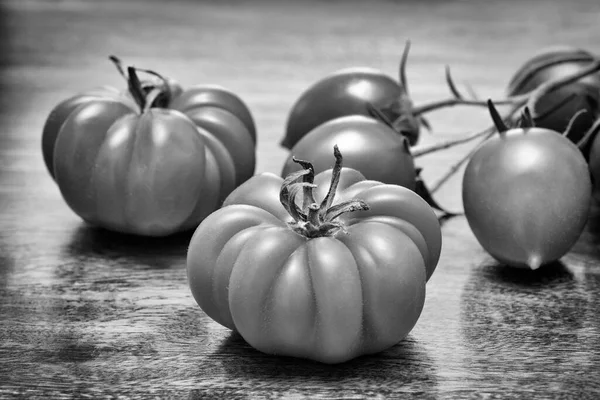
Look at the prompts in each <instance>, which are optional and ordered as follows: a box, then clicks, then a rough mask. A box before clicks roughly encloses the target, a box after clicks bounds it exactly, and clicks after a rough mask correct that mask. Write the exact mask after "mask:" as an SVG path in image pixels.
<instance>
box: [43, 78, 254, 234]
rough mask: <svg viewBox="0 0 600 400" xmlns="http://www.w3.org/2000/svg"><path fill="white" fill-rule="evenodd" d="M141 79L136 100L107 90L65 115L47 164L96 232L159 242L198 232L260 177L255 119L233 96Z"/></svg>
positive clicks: (53, 116) (56, 119) (56, 120)
mask: <svg viewBox="0 0 600 400" xmlns="http://www.w3.org/2000/svg"><path fill="white" fill-rule="evenodd" d="M135 71H136V69H135V68H129V69H128V72H129V76H128V79H129V81H128V84H129V89H130V92H131V93H130V95H124V94H120V93H119V92H118V91H117V90H116V89H112V90H111V89H107V90H105V91H101V92H98V91H96V92H93V93H85V94H82V95H78V96H74V97H72V98H70V99H67V100H65V101H64V102H62V103H60V104H59V105H58V106H57V107H55V109H54V110H53V111H52V112H51V113H50V116H49V117H48V120H47V122H46V124H45V126H44V131H43V135H42V149H43V154H44V160H45V161H46V165H47V167H48V170H49V171H50V174H51V175H52V177H53V178H54V180H55V181H56V183H57V185H58V187H59V189H60V191H61V194H62V196H63V198H64V199H65V201H66V203H67V204H68V205H69V206H70V207H71V209H72V210H73V211H74V212H75V213H76V214H78V215H79V216H80V217H81V218H83V219H84V220H86V221H88V222H90V223H92V224H94V225H98V226H101V227H104V228H107V229H111V230H115V231H119V232H124V233H133V234H140V235H149V236H164V235H168V234H171V233H175V232H178V231H183V230H187V229H192V228H195V227H196V226H197V225H198V224H199V222H200V221H201V220H202V219H203V218H204V217H205V216H206V215H208V214H210V213H211V212H212V211H214V210H215V209H216V208H217V207H219V206H220V205H221V203H222V201H223V200H224V199H225V197H226V196H227V195H228V194H229V193H230V192H231V191H232V190H233V189H234V188H235V187H237V186H239V185H240V184H241V183H243V182H244V181H246V180H247V179H248V178H250V177H251V176H252V175H253V174H254V168H255V142H254V140H255V138H254V137H253V136H252V134H251V133H250V131H249V129H248V128H247V126H246V123H247V119H248V118H247V117H248V115H249V113H244V112H242V111H241V110H242V106H243V103H242V102H241V100H239V99H237V100H236V96H235V95H233V94H232V93H231V92H229V91H227V90H224V89H221V88H218V87H214V86H207V87H193V88H191V89H188V90H182V91H173V90H172V87H173V86H170V87H165V85H161V84H156V86H154V87H152V86H151V85H148V84H146V86H142V83H141V82H140V81H139V79H138V78H137V73H136V72H135ZM173 96H175V97H173ZM167 100H169V101H168V104H165V102H166V101H167ZM220 100H222V101H221V102H219V101H220ZM157 102H158V104H161V106H157ZM165 105H167V107H163V106H165ZM244 107H245V106H244ZM234 112H240V115H241V116H240V117H238V116H237V114H234ZM244 121H246V122H244Z"/></svg>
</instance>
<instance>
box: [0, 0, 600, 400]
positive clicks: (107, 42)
mask: <svg viewBox="0 0 600 400" xmlns="http://www.w3.org/2000/svg"><path fill="white" fill-rule="evenodd" d="M0 4H1V7H2V13H1V15H2V22H3V24H2V25H3V28H2V29H3V32H2V38H1V39H0V40H2V48H1V49H0V57H1V58H0V79H1V80H0V88H1V92H2V96H0V129H1V132H0V398H3V399H4V398H55V399H61V398H87V397H91V398H153V397H156V398H189V399H196V398H198V399H199V398H228V399H230V398H319V399H326V398H351V399H352V398H357V399H358V398H395V397H402V396H404V395H409V394H410V395H413V396H415V397H423V398H466V397H472V398H597V397H596V396H598V395H600V380H599V379H598V371H599V370H600V315H599V314H600V261H599V260H600V250H599V248H598V241H599V237H600V236H599V235H600V212H599V211H598V209H597V208H598V207H594V211H593V213H592V215H591V217H590V221H589V224H588V227H587V228H586V231H585V233H584V234H583V236H582V237H581V239H580V240H579V242H578V243H577V245H576V246H575V248H574V249H573V251H572V252H570V253H569V254H568V255H566V256H565V257H564V258H563V259H562V260H561V262H560V263H555V264H554V265H551V266H548V267H545V268H542V269H541V270H539V271H537V272H535V273H533V272H529V271H524V270H513V269H507V268H505V267H502V266H499V265H497V264H496V263H495V262H494V261H493V260H492V259H491V258H490V257H489V256H488V255H486V253H485V252H484V251H483V250H482V249H481V247H480V246H479V245H478V243H477V242H476V240H475V238H474V237H473V235H472V233H471V232H470V230H469V228H468V225H467V222H466V220H465V219H464V218H462V217H456V218H453V219H450V220H447V221H445V223H444V224H443V235H444V245H443V250H442V256H441V260H440V263H439V265H438V269H437V271H436V273H435V274H434V276H433V278H432V279H431V281H430V282H429V283H428V287H427V290H428V293H427V299H426V303H425V308H424V310H423V313H422V316H421V319H420V320H419V322H418V324H417V326H416V327H415V329H414V330H413V331H412V332H411V334H410V335H409V337H408V338H407V339H406V340H405V341H403V342H402V343H400V344H398V345H397V346H394V347H393V348H391V349H389V350H388V351H385V352H383V353H381V354H378V355H375V356H368V357H361V358H359V359H356V360H353V361H351V362H348V363H345V364H342V365H337V366H325V365H321V364H317V363H313V362H308V361H301V360H296V359H291V358H278V357H272V356H268V355H264V354H261V353H259V352H257V351H255V350H253V349H252V348H251V347H249V346H248V345H247V344H245V342H244V341H243V340H242V339H241V338H240V337H239V336H237V335H235V334H232V333H231V332H230V331H229V330H227V329H226V328H224V327H221V326H220V325H218V324H216V323H215V322H213V321H212V320H210V319H209V318H207V317H206V316H205V315H204V314H203V313H202V311H201V310H200V309H199V308H198V307H197V306H196V304H195V302H194V300H193V299H192V296H191V294H190V292H189V290H188V287H187V282H186V275H185V254H186V249H187V244H188V242H189V239H190V235H189V234H182V235H178V236H175V237H172V238H167V239H160V240H159V239H152V240H151V239H141V238H133V237H129V236H123V235H117V234H113V233H108V232H105V231H102V230H99V229H95V228H92V227H89V226H86V225H85V224H83V223H82V222H81V220H80V219H79V218H78V217H77V216H76V215H74V214H73V213H72V212H71V211H70V210H69V209H68V207H67V206H66V204H65V203H64V201H63V200H62V198H61V195H60V192H59V191H58V189H57V187H56V186H55V184H54V182H53V181H52V179H51V178H50V176H49V174H48V173H47V171H46V170H45V166H44V164H43V161H42V155H41V151H40V140H41V129H42V126H43V123H44V120H45V118H46V116H47V114H48V112H49V111H50V109H51V108H52V107H53V106H54V105H55V104H56V103H57V102H59V101H60V100H62V99H64V98H66V97H67V96H69V95H71V94H72V93H75V92H78V91H81V90H83V89H87V88H89V87H92V86H97V85H102V84H110V85H115V86H119V87H122V84H123V83H122V81H121V78H120V76H118V74H117V73H116V71H115V70H114V67H113V66H112V65H111V64H110V63H109V62H108V59H107V56H108V55H109V54H115V55H118V56H120V57H122V58H123V59H124V61H125V62H126V63H129V64H135V65H137V66H140V67H147V68H152V69H154V70H157V71H161V72H163V73H165V74H168V75H171V76H173V77H176V78H178V79H179V80H180V81H181V82H182V83H183V84H184V85H191V84H195V83H217V84H220V85H223V86H225V87H228V88H230V89H232V90H233V91H235V92H236V93H238V94H239V95H240V96H241V97H242V98H243V99H244V100H245V101H246V102H247V103H248V104H249V106H250V108H251V109H252V112H253V114H254V116H255V119H256V122H257V125H258V135H259V141H258V165H257V172H264V171H271V172H275V173H278V172H279V171H280V170H281V168H282V166H283V162H284V160H285V157H286V156H287V153H286V151H284V150H283V149H282V148H281V147H279V145H278V142H279V140H280V139H281V137H282V135H283V131H284V127H285V119H286V115H287V112H288V111H289V109H290V108H291V106H292V104H293V102H294V101H295V99H296V98H297V97H298V96H299V95H300V93H301V92H302V91H303V90H304V89H305V88H306V87H307V86H308V85H310V84H311V83H313V82H314V81H316V80H317V79H318V78H320V77H322V76H324V75H325V74H327V73H330V72H332V71H334V70H337V69H340V68H344V67H349V66H356V65H363V66H371V67H375V68H379V69H381V70H383V71H385V72H387V73H389V74H390V75H395V74H396V70H397V64H398V60H399V55H400V53H401V50H402V47H403V44H404V41H405V40H406V39H407V38H410V39H411V40H412V43H413V47H412V52H411V55H410V61H409V68H408V76H409V79H410V84H411V87H410V89H411V93H412V95H413V98H414V100H415V102H416V103H420V102H424V101H426V100H431V99H436V98H442V97H445V96H447V95H448V94H447V92H448V91H447V89H446V87H445V86H444V79H443V66H444V64H449V65H451V66H452V68H453V71H454V74H455V78H456V80H457V81H459V82H462V81H468V82H469V83H470V84H471V85H472V86H473V87H475V88H476V90H477V91H478V92H479V93H480V94H481V95H485V96H498V95H500V94H501V93H502V92H503V90H504V87H505V85H506V83H507V82H508V79H509V77H510V76H511V74H512V72H513V71H514V70H515V69H516V68H517V67H518V66H519V65H520V63H521V62H523V61H524V60H525V59H526V58H527V57H529V56H530V55H531V54H532V53H533V52H536V51H538V50H540V49H541V48H543V47H546V46H551V45H556V44H566V45H576V46H580V47H584V48H587V49H590V50H592V51H595V52H600V45H599V43H600V31H599V30H598V29H597V27H598V21H600V3H598V2H597V1H596V0H589V1H585V0H574V1H570V2H561V1H558V0H556V1H543V2H542V1H539V2H538V1H533V0H527V1H516V0H514V1H495V2H492V1H488V2H481V1H480V2H477V1H474V0H469V1H432V2H416V1H415V2H411V1H396V2H393V1H374V2H341V1H334V2H327V3H326V2H317V1H313V2H293V1H281V2H271V3H268V2H264V1H263V2H252V3H250V2H248V3H245V2H241V1H224V2H217V1H213V2H210V1H206V2H193V1H173V2H169V3H168V4H167V2H164V1H146V2H144V1H120V2H117V1H114V2H112V1H111V2H107V1H104V2H94V1H91V0H87V1H86V0H64V1H59V0H57V1H50V0H46V1H43V0H35V1H34V0H11V1H1V2H0ZM431 122H432V125H433V126H434V128H435V133H434V134H432V135H427V134H425V135H424V137H423V140H422V142H423V143H425V144H426V143H433V142H435V141H438V140H444V139H448V138H450V137H454V136H456V135H459V134H461V133H463V132H468V131H472V130H474V129H477V128H480V127H483V126H486V125H487V123H488V117H487V115H486V113H485V111H480V110H468V109H460V108H456V109H453V110H444V111H439V112H436V113H434V114H432V115H431ZM469 148H470V147H469V146H459V147H457V148H455V149H452V150H450V151H446V152H442V153H437V154H435V155H431V156H427V157H425V158H423V159H421V160H419V164H420V165H421V166H422V167H424V176H425V179H426V180H430V179H435V178H436V177H438V176H440V175H441V174H442V173H443V172H444V170H445V169H446V168H447V167H448V165H449V164H450V163H451V161H452V160H454V159H456V158H458V157H459V156H461V155H462V154H464V153H465V152H466V151H468V149H469ZM459 176H460V174H459V175H458V176H457V178H455V179H453V180H452V181H450V182H449V183H448V185H446V186H445V187H444V188H443V189H442V190H441V191H440V192H438V194H439V196H438V197H439V199H440V200H441V201H443V203H444V204H445V205H447V206H448V207H450V208H454V209H459V208H460V207H461V199H460V179H459Z"/></svg>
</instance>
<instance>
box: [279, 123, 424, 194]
mask: <svg viewBox="0 0 600 400" xmlns="http://www.w3.org/2000/svg"><path fill="white" fill-rule="evenodd" d="M336 144H337V145H338V146H339V148H340V151H341V152H342V153H343V154H344V162H345V165H346V166H347V167H349V168H353V169H356V170H359V171H360V172H361V173H362V174H363V175H364V176H365V177H366V178H367V179H371V180H376V181H381V182H384V183H389V184H394V185H400V186H404V187H407V188H409V189H411V190H414V189H415V179H416V170H415V165H414V160H413V157H412V155H411V154H410V150H409V147H408V143H407V140H406V138H405V137H404V136H403V135H401V134H399V133H397V132H396V131H394V129H392V128H391V127H390V126H388V125H386V124H385V123H384V122H382V121H379V120H376V119H373V118H369V117H365V116H362V115H349V116H345V117H340V118H336V119H333V120H331V121H328V122H325V123H324V124H322V125H319V126H318V127H316V128H315V129H313V130H312V131H311V132H309V133H308V134H307V135H306V136H304V137H303V138H302V139H300V140H299V141H298V143H296V144H295V145H294V147H292V148H291V150H290V154H289V156H288V158H287V159H286V161H285V164H284V166H283V170H282V172H281V176H287V175H288V174H290V173H291V172H293V171H297V170H299V169H301V167H300V166H299V165H298V164H297V163H295V162H294V160H293V159H294V157H295V158H298V159H302V160H311V162H312V164H313V166H314V168H315V172H317V173H319V172H322V171H325V170H327V169H329V168H331V166H332V165H331V164H332V162H331V156H330V150H328V149H331V148H332V147H333V146H334V145H336Z"/></svg>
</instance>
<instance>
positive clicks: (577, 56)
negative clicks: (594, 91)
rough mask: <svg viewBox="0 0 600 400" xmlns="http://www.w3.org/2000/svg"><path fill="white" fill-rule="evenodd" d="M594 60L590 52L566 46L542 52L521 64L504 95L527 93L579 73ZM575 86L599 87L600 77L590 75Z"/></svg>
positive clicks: (599, 75)
mask: <svg viewBox="0 0 600 400" xmlns="http://www.w3.org/2000/svg"><path fill="white" fill-rule="evenodd" d="M594 60H595V56H594V55H593V54H591V53H590V52H588V51H586V50H583V49H578V48H574V47H568V46H556V47H551V48H546V49H542V50H541V51H539V52H538V53H536V54H534V55H533V56H532V57H531V58H529V59H528V60H527V61H525V62H524V63H523V64H522V65H521V67H520V68H519V69H518V70H517V71H516V72H515V73H514V74H513V76H512V77H511V79H510V81H509V83H508V88H507V93H508V95H519V94H524V93H528V92H530V91H532V90H534V89H535V88H537V87H538V86H539V85H541V84H542V83H545V82H547V81H549V80H551V79H555V78H561V77H565V76H569V75H572V74H574V73H576V72H579V71H581V70H583V69H584V68H585V67H587V66H588V65H589V64H591V63H592V62H593V61H594ZM579 82H582V83H584V84H586V85H590V86H595V87H600V74H591V75H588V76H586V77H584V78H581V79H580V80H579Z"/></svg>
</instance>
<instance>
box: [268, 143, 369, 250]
mask: <svg viewBox="0 0 600 400" xmlns="http://www.w3.org/2000/svg"><path fill="white" fill-rule="evenodd" d="M333 154H334V156H335V165H334V167H333V171H332V174H331V183H330V185H329V190H328V191H327V194H326V195H325V197H324V198H323V200H322V201H321V203H317V202H316V200H315V198H314V194H313V189H314V188H315V187H316V185H315V184H314V177H315V170H314V167H313V165H312V164H311V163H310V162H308V161H304V160H298V159H296V158H294V159H293V160H294V162H296V163H298V164H300V165H301V166H302V167H303V168H304V169H303V170H301V171H298V172H294V173H291V174H290V175H289V176H287V177H286V178H285V179H284V181H283V184H282V185H281V191H280V192H279V200H280V201H281V204H282V205H283V207H284V208H285V209H286V211H287V212H288V213H289V214H290V215H291V216H292V218H293V219H294V220H293V221H292V222H290V223H289V226H290V228H291V229H292V230H294V232H296V233H298V234H300V235H302V236H305V237H307V238H316V237H323V236H333V235H335V234H336V233H338V232H340V231H342V232H346V227H345V225H344V224H343V222H341V221H339V220H337V218H338V217H339V216H340V215H342V214H345V213H349V212H353V211H364V210H368V209H369V205H368V204H367V203H365V202H364V201H363V200H358V199H352V200H348V201H344V202H341V203H339V204H336V205H333V199H334V196H335V192H336V190H337V187H338V184H339V181H340V176H341V170H342V154H341V152H340V150H339V148H338V146H337V145H335V146H334V148H333ZM299 196H302V199H301V204H302V206H301V207H300V206H298V200H300V199H299Z"/></svg>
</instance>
